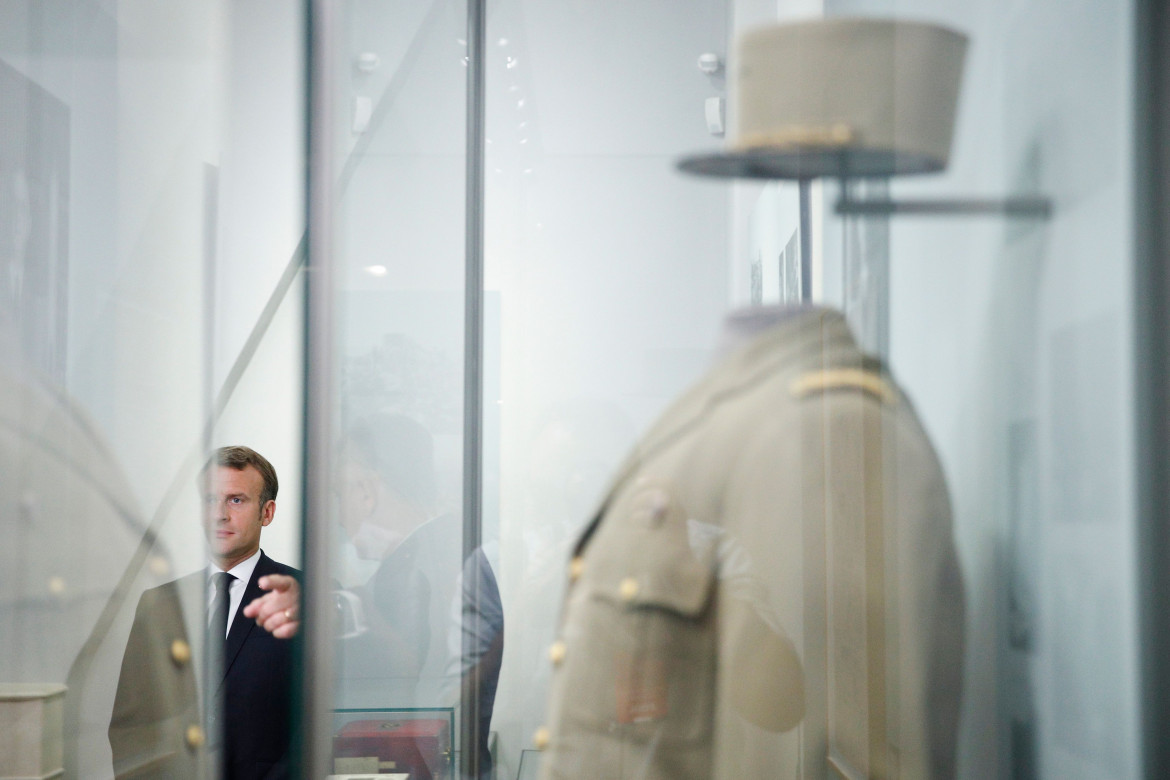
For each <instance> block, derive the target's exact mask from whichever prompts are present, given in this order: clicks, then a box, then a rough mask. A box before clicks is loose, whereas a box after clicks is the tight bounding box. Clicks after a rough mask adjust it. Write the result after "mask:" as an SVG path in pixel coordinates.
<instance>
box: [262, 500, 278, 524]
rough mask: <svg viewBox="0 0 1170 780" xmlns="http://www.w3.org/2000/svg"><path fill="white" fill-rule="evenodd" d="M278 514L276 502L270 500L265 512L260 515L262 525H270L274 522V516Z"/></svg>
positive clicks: (265, 506)
mask: <svg viewBox="0 0 1170 780" xmlns="http://www.w3.org/2000/svg"><path fill="white" fill-rule="evenodd" d="M275 514H276V501H275V500H273V499H269V500H268V503H266V504H265V505H264V511H262V512H261V513H260V525H268V524H269V523H271V522H272V516H273V515H275Z"/></svg>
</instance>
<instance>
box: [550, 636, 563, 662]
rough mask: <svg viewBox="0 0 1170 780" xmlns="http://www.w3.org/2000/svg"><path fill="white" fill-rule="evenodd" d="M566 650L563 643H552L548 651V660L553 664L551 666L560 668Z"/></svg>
mask: <svg viewBox="0 0 1170 780" xmlns="http://www.w3.org/2000/svg"><path fill="white" fill-rule="evenodd" d="M566 650H567V648H566V647H565V643H564V642H560V641H557V642H553V643H552V646H551V647H549V649H548V657H549V660H550V661H552V662H553V666H560V665H561V662H563V661H564V660H565V652H566Z"/></svg>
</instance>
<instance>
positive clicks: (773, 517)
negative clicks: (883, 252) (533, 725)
mask: <svg viewBox="0 0 1170 780" xmlns="http://www.w3.org/2000/svg"><path fill="white" fill-rule="evenodd" d="M723 335H724V339H723V343H724V347H725V352H724V355H723V358H722V359H721V360H720V362H719V363H718V364H717V365H716V366H715V367H714V368H713V369H712V370H711V371H709V372H708V373H707V374H706V375H705V376H704V377H702V378H701V379H700V380H699V381H698V382H697V383H696V384H695V385H694V386H692V388H691V389H690V390H689V391H688V392H686V393H685V394H684V395H683V396H682V397H681V398H680V399H679V400H678V401H676V403H675V404H674V405H673V406H672V407H671V408H670V409H669V410H667V412H666V413H665V414H664V415H663V416H662V418H661V419H660V420H659V421H658V422H657V423H656V424H655V425H654V426H653V427H652V428H651V429H650V431H649V433H647V434H646V436H645V437H644V438H643V440H642V441H641V443H640V444H639V446H638V448H637V449H636V450H635V452H634V453H633V454H632V455H631V457H630V458H629V459H628V460H627V462H626V463H625V464H624V466H623V467H622V469H621V470H620V472H619V474H618V477H617V479H616V480H615V482H614V484H613V487H612V489H611V490H610V491H609V494H608V496H607V497H606V498H605V500H604V501H603V504H602V507H601V509H600V510H599V511H598V512H597V513H596V515H595V518H594V520H593V522H592V523H590V525H589V526H588V527H587V528H586V530H585V532H584V534H583V536H582V538H581V539H580V540H579V541H578V543H577V545H576V547H575V550H574V553H573V556H572V559H571V562H570V564H569V567H568V571H567V579H568V581H569V583H570V585H569V588H568V592H567V594H566V597H565V604H564V611H563V617H562V619H561V621H560V624H559V627H558V639H557V641H556V642H555V643H554V644H553V646H552V650H551V651H550V658H551V661H552V667H553V669H554V672H553V681H552V695H551V698H550V704H549V712H548V721H547V725H546V726H545V727H542V728H541V729H539V730H538V732H537V734H536V735H535V740H534V741H535V742H536V744H537V746H538V747H543V748H544V749H545V754H544V761H543V762H542V777H544V778H546V780H552V779H553V778H565V779H567V778H584V777H606V778H630V779H631V780H633V779H634V778H637V779H638V780H667V778H669V779H670V780H681V779H682V778H695V780H698V779H699V778H702V779H703V780H707V779H708V778H726V779H727V780H731V778H747V777H751V778H757V777H777V778H788V777H791V778H824V777H837V776H840V777H870V778H927V777H932V778H948V777H953V776H954V773H955V743H956V738H957V726H958V712H959V691H960V681H961V679H962V676H961V672H962V659H963V646H964V640H963V610H964V605H963V586H962V580H961V578H960V576H959V570H958V563H957V559H956V555H955V549H954V540H953V538H952V532H951V513H950V506H949V500H948V497H947V491H946V485H945V483H944V481H943V478H942V473H941V469H940V467H939V464H938V461H937V458H936V457H935V454H934V452H933V449H932V448H931V446H930V443H929V441H928V440H927V438H926V435H925V433H924V431H923V430H922V428H921V426H920V424H919V423H918V420H917V418H916V416H915V414H914V411H913V409H912V408H911V406H910V404H909V402H908V401H907V400H906V398H905V397H904V396H903V395H902V394H901V393H900V392H899V390H898V389H897V387H896V386H895V385H894V384H893V382H892V381H891V380H890V378H889V376H888V374H887V373H886V372H885V371H884V369H883V367H882V366H881V364H880V363H879V362H878V361H877V360H875V359H873V358H872V357H870V356H867V355H865V354H864V353H862V352H861V351H860V350H859V349H858V348H857V345H856V343H855V342H854V341H853V338H852V336H851V334H850V333H849V330H848V328H847V327H846V324H845V322H844V319H843V318H842V317H841V315H840V314H838V313H836V312H833V311H830V310H826V309H820V308H815V307H807V308H793V309H783V308H771V309H756V310H750V311H748V312H745V313H741V314H740V315H734V316H733V317H731V318H729V320H728V322H727V325H726V328H725V332H724V334H723ZM798 726H799V728H797V727H798Z"/></svg>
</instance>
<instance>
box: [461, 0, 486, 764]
mask: <svg viewBox="0 0 1170 780" xmlns="http://www.w3.org/2000/svg"><path fill="white" fill-rule="evenodd" d="M486 39H487V3H486V0H468V2H467V140H466V142H467V183H466V216H465V225H464V232H465V246H464V263H465V266H466V268H465V279H464V296H465V297H464V304H465V305H464V315H463V317H464V319H463V332H464V339H463V359H464V364H463V558H462V560H464V561H467V560H468V559H469V558H471V556H473V555H475V554H476V551H477V550H478V549H479V547H480V545H481V544H482V540H483V539H482V537H483V298H484V294H483V230H484V221H483V209H484V203H483V201H484V152H485V143H484V138H485V131H484V124H485V101H484V91H485V73H484V71H485V68H484V64H485V54H486V52H485V48H484V44H485V41H486ZM464 570H465V571H466V568H465V569H464ZM478 587H479V577H468V578H467V581H465V582H464V594H465V595H464V598H465V600H467V601H470V602H471V603H470V604H465V606H464V611H463V620H468V619H471V618H470V615H476V614H480V611H481V610H480V604H479V601H480V599H481V598H482V594H481V593H479V592H478ZM468 607H470V610H469V609H468ZM461 634H462V637H463V647H462V653H463V663H462V664H461V667H462V669H463V675H464V681H463V682H464V684H462V685H461V686H460V691H461V694H460V698H461V705H462V706H461V712H460V742H461V745H460V747H461V748H462V749H461V751H460V763H461V766H460V767H459V771H460V777H465V778H473V779H475V780H478V778H479V777H480V775H481V772H482V769H483V768H482V767H481V766H480V754H479V744H480V741H481V740H482V739H486V736H487V735H486V734H483V735H481V734H480V725H481V724H480V711H479V710H480V686H481V682H480V680H479V675H478V674H474V673H470V672H469V664H468V662H467V659H468V658H470V657H471V653H472V650H473V648H472V647H471V645H470V643H471V641H472V640H471V637H470V636H469V632H468V631H466V630H464V631H461ZM469 675H470V676H469Z"/></svg>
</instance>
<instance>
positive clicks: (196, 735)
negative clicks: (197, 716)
mask: <svg viewBox="0 0 1170 780" xmlns="http://www.w3.org/2000/svg"><path fill="white" fill-rule="evenodd" d="M204 741H205V740H204V737H203V729H201V728H199V727H198V726H188V727H187V747H189V748H191V749H192V750H194V749H196V748H200V747H203V743H204Z"/></svg>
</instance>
